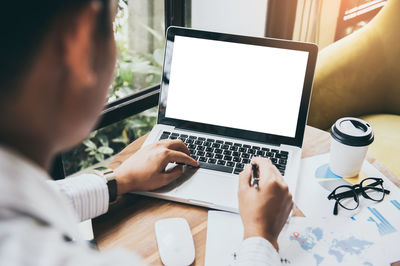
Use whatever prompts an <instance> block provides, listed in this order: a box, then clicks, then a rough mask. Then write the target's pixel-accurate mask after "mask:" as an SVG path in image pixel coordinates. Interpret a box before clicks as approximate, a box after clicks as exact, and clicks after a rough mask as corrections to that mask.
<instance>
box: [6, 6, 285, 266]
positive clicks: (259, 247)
mask: <svg viewBox="0 0 400 266" xmlns="http://www.w3.org/2000/svg"><path fill="white" fill-rule="evenodd" d="M113 7H114V5H113V4H112V3H110V1H109V0H97V1H96V0H48V1H44V0H41V1H40V0H39V1H18V2H16V1H5V2H4V3H2V9H1V11H0V12H1V16H0V20H1V23H0V25H1V26H0V27H1V28H2V30H1V34H2V41H1V45H2V48H1V51H0V59H1V64H2V68H1V71H0V103H1V104H0V145H1V146H0V184H1V185H0V265H114V266H116V265H142V263H141V261H140V259H139V258H137V257H136V256H135V255H133V254H131V253H129V252H127V251H122V250H113V251H108V252H101V253H100V252H98V251H95V250H93V249H91V248H90V247H89V246H88V245H87V243H86V242H84V241H82V240H80V238H79V235H78V232H77V228H76V224H77V222H78V220H79V219H80V220H84V219H88V218H93V217H95V216H98V215H101V214H103V213H105V212H106V211H107V209H108V202H109V197H110V195H109V193H108V189H107V185H106V181H105V180H104V179H103V178H102V177H99V176H97V175H82V176H79V177H76V178H71V179H66V180H62V181H57V182H54V181H46V179H49V177H48V175H47V173H46V170H47V169H48V168H49V165H50V163H51V160H52V158H53V156H54V155H55V154H57V153H59V152H61V151H64V150H66V149H69V148H71V147H72V146H74V145H76V144H77V143H79V142H80V141H82V139H84V138H85V137H86V136H87V135H88V134H89V132H90V131H91V130H92V128H93V126H94V124H95V122H96V118H97V117H98V115H99V113H100V111H101V109H102V107H103V104H104V101H105V98H106V94H107V90H108V87H109V85H110V83H111V80H112V75H113V69H114V64H115V44H114V39H113V32H112V13H113V11H114V12H115V10H113ZM171 161H178V162H183V163H185V164H188V165H192V166H197V162H196V161H195V160H193V159H192V158H191V157H190V156H189V151H188V149H187V147H186V146H185V145H184V144H183V143H182V142H181V141H179V140H174V141H162V142H159V143H157V144H154V145H151V146H149V147H146V148H144V149H142V150H140V151H139V152H137V153H136V154H135V155H133V156H131V157H130V158H129V159H127V160H126V161H125V162H124V163H123V164H122V165H121V166H120V167H118V168H117V169H115V174H116V181H117V192H118V194H123V193H126V192H129V191H141V190H151V189H155V188H158V187H161V186H163V185H165V184H168V183H169V182H171V181H173V180H175V179H176V178H178V177H179V176H180V175H181V173H182V168H181V167H177V168H174V169H173V170H171V171H168V172H166V171H165V166H166V165H167V164H168V163H169V162H171ZM253 162H254V163H256V164H258V165H259V169H260V178H261V180H260V189H259V190H255V189H254V188H251V187H250V185H249V178H250V175H251V170H250V167H249V166H246V167H245V170H244V171H243V172H242V173H241V174H240V177H239V178H240V182H239V183H240V185H239V186H240V187H239V209H240V214H241V217H242V220H243V224H244V239H245V240H244V241H243V243H242V245H241V247H240V249H239V252H238V260H237V263H238V264H241V265H256V264H259V265H275V264H279V263H280V259H279V256H278V254H277V250H278V244H277V237H278V235H279V233H280V231H281V229H282V227H283V225H284V223H285V221H286V219H287V216H288V214H289V212H290V210H291V208H292V198H291V195H290V193H289V192H288V188H287V185H285V184H284V182H283V179H282V177H281V175H280V173H279V172H278V171H277V169H276V168H275V167H274V166H273V165H272V164H271V162H270V161H268V160H266V159H262V158H253Z"/></svg>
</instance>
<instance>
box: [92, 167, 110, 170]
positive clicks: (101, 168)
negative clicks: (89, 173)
mask: <svg viewBox="0 0 400 266" xmlns="http://www.w3.org/2000/svg"><path fill="white" fill-rule="evenodd" d="M107 169H108V168H107V167H105V166H99V167H96V168H94V170H96V171H105V170H107Z"/></svg>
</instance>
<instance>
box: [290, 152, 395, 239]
mask: <svg viewBox="0 0 400 266" xmlns="http://www.w3.org/2000/svg"><path fill="white" fill-rule="evenodd" d="M366 177H379V178H382V179H383V180H384V182H383V187H384V188H385V189H388V190H390V194H389V195H386V196H385V198H384V200H383V201H382V202H374V201H372V200H368V199H365V198H364V197H363V196H362V195H359V200H360V205H359V207H358V208H357V209H355V210H353V211H349V210H346V209H344V208H342V207H340V206H339V209H338V210H339V212H338V215H337V216H340V217H347V218H351V219H353V220H356V221H369V222H371V223H373V224H375V230H376V231H377V232H379V234H380V235H381V236H384V235H388V234H391V233H395V232H398V231H399V230H400V189H399V188H398V187H397V186H396V185H394V184H393V183H392V182H391V181H390V180H389V179H388V178H387V177H385V176H384V175H383V174H382V173H381V172H379V171H378V170H377V169H376V168H375V167H374V166H373V165H371V164H370V163H368V162H367V161H365V162H364V164H363V166H362V170H361V173H360V176H357V177H354V178H341V177H339V176H337V175H335V174H333V173H332V172H331V171H330V169H329V154H324V155H319V156H314V157H310V158H306V159H303V160H302V161H301V170H300V174H299V181H298V185H297V198H296V204H297V206H298V207H299V208H300V210H301V211H302V212H303V213H304V215H305V216H306V217H315V218H320V217H336V216H335V215H333V208H334V205H335V200H328V198H327V197H328V195H329V194H330V193H331V192H332V191H333V190H334V189H335V188H336V187H338V186H340V185H353V184H358V183H359V182H360V181H361V180H362V179H364V178H366Z"/></svg>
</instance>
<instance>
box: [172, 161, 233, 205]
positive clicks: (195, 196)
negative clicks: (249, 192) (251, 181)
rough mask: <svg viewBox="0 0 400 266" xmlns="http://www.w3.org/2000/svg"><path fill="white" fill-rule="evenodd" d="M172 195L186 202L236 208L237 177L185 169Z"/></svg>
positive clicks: (202, 170)
mask: <svg viewBox="0 0 400 266" xmlns="http://www.w3.org/2000/svg"><path fill="white" fill-rule="evenodd" d="M185 168H186V169H185V171H184V174H183V176H182V177H180V178H179V179H178V180H177V182H179V183H180V186H178V187H177V188H176V190H175V191H174V194H175V195H176V196H178V197H181V198H185V199H187V200H194V201H203V202H206V203H211V204H214V205H217V206H224V207H229V208H233V209H237V208H238V200H237V192H238V176H236V175H229V174H225V173H219V172H216V171H210V170H204V169H193V168H190V167H185Z"/></svg>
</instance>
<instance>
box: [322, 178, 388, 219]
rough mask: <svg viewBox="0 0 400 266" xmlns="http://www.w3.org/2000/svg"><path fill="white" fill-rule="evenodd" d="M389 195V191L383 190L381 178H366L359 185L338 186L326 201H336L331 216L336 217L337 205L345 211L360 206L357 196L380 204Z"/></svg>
mask: <svg viewBox="0 0 400 266" xmlns="http://www.w3.org/2000/svg"><path fill="white" fill-rule="evenodd" d="M389 193H390V191H389V190H386V189H384V188H383V179H382V178H377V177H368V178H365V179H363V180H362V181H361V182H360V184H356V185H354V186H348V185H342V186H338V187H337V188H335V190H333V191H332V193H331V194H329V196H328V199H329V200H331V199H334V200H336V202H335V207H334V208H333V214H334V215H337V214H338V206H339V205H340V206H341V207H343V208H345V209H346V210H355V209H356V208H357V207H358V206H359V205H360V200H359V198H358V195H359V194H361V195H362V196H363V197H364V198H366V199H369V200H373V201H376V202H380V201H382V200H383V199H384V198H385V195H386V194H389Z"/></svg>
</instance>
